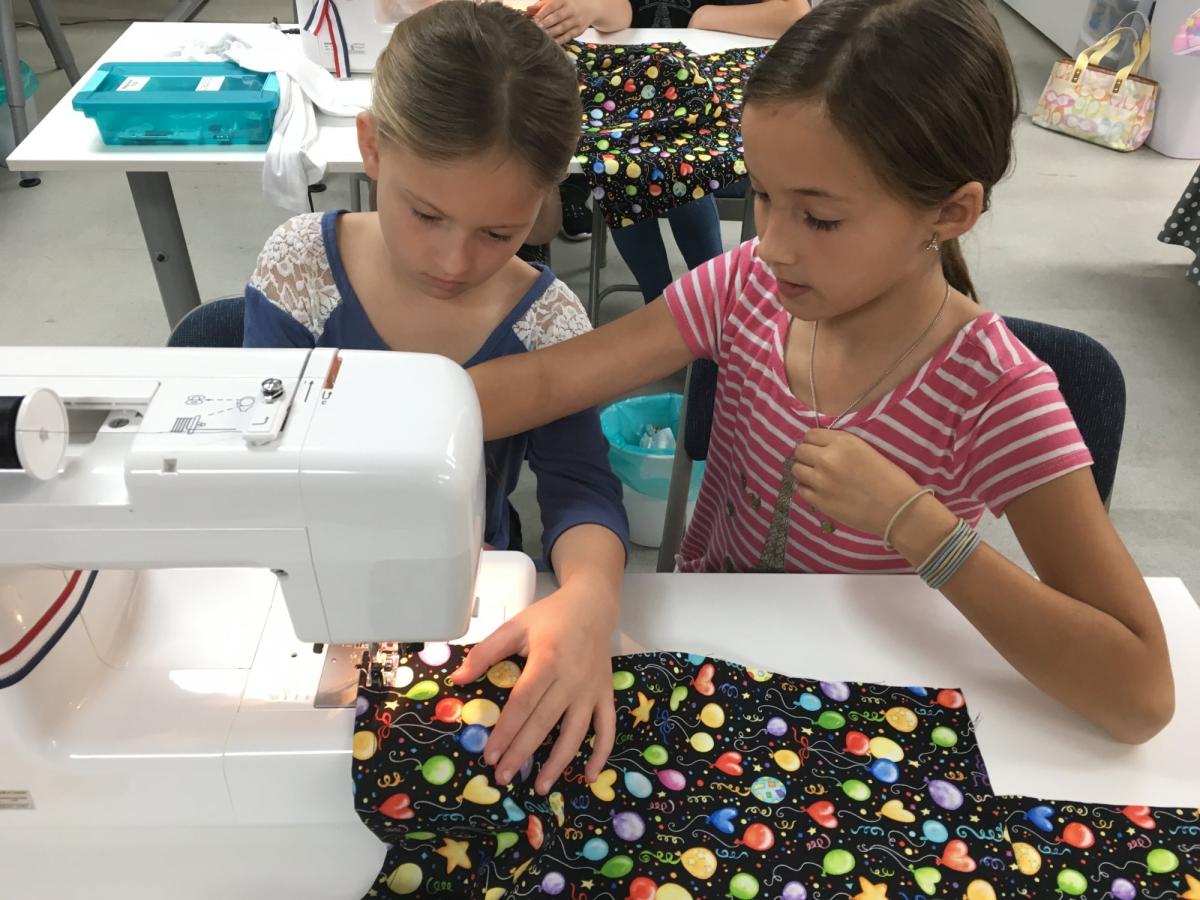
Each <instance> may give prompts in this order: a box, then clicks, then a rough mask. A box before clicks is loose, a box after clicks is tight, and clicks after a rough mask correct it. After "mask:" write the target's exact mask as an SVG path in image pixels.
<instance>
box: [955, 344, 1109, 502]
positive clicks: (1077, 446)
mask: <svg viewBox="0 0 1200 900" xmlns="http://www.w3.org/2000/svg"><path fill="white" fill-rule="evenodd" d="M997 387H998V390H996V392H995V393H994V394H993V396H992V397H991V398H990V399H989V401H988V402H987V406H986V408H985V409H984V410H983V412H982V413H981V414H980V416H979V418H978V419H977V420H976V422H975V427H974V428H973V429H972V433H971V437H970V440H969V443H968V446H967V447H966V452H967V463H966V466H965V467H964V472H965V476H966V477H965V481H966V487H967V489H968V490H969V491H970V493H971V495H972V496H974V497H977V498H979V499H980V500H982V501H983V502H984V503H985V504H986V505H987V507H988V509H989V510H991V511H992V514H993V515H995V516H1001V515H1003V514H1004V509H1005V507H1007V506H1008V504H1009V503H1010V502H1011V501H1012V500H1013V499H1014V498H1016V497H1019V496H1020V495H1021V494H1024V493H1025V492H1027V491H1030V490H1033V489H1034V488H1036V487H1039V486H1040V485H1043V484H1046V483H1047V482H1050V481H1053V480H1054V479H1056V478H1061V477H1062V476H1063V475H1066V474H1067V473H1068V472H1073V471H1075V470H1076V469H1082V468H1085V467H1087V466H1090V465H1091V464H1092V454H1091V453H1090V452H1089V451H1088V448H1087V446H1086V445H1085V444H1084V442H1083V437H1082V436H1081V435H1080V433H1079V428H1078V426H1076V424H1075V419H1074V418H1073V417H1072V416H1071V411H1070V410H1069V409H1068V408H1067V404H1066V402H1065V401H1064V400H1063V397H1062V393H1061V392H1060V391H1059V387H1058V379H1057V378H1056V377H1055V375H1054V372H1052V371H1051V369H1050V367H1049V366H1047V365H1046V364H1045V363H1043V362H1041V361H1040V360H1036V359H1034V360H1032V361H1030V362H1028V363H1026V364H1025V365H1023V366H1021V367H1019V368H1017V369H1014V370H1011V371H1010V372H1007V373H1005V376H1004V377H1003V378H1002V380H1001V382H1000V383H999V384H998V385H997Z"/></svg>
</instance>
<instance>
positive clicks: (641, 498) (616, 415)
mask: <svg viewBox="0 0 1200 900" xmlns="http://www.w3.org/2000/svg"><path fill="white" fill-rule="evenodd" d="M682 408H683V395H682V394H649V395H646V396H641V397H630V398H629V399H628V400H622V401H620V402H619V403H614V404H612V405H611V406H608V407H605V408H604V409H603V410H602V411H601V412H600V429H601V430H602V431H603V432H604V437H605V438H607V439H608V461H609V464H610V465H611V466H612V470H613V473H614V474H615V475H616V476H617V477H618V478H619V479H620V480H621V483H622V484H623V485H624V487H625V490H624V494H625V512H626V514H627V515H628V516H629V537H630V539H631V540H632V541H633V542H634V543H635V544H639V545H641V546H643V547H657V546H658V545H659V543H660V540H661V538H662V530H663V523H664V521H665V519H666V514H667V493H668V491H669V489H670V487H671V466H672V464H673V462H674V459H675V450H674V449H670V448H665V447H664V448H659V447H653V446H652V447H643V446H641V439H642V436H643V435H644V434H645V432H646V429H647V426H649V427H650V428H651V429H665V428H670V429H671V430H672V431H673V433H674V434H678V433H679V419H680V412H681V411H682ZM703 477H704V463H703V462H698V463H696V464H695V465H693V466H692V476H691V481H690V483H689V485H688V504H687V516H688V518H689V519H690V517H691V514H692V510H693V508H694V507H695V505H696V495H697V493H698V492H699V490H700V481H701V479H702V478H703Z"/></svg>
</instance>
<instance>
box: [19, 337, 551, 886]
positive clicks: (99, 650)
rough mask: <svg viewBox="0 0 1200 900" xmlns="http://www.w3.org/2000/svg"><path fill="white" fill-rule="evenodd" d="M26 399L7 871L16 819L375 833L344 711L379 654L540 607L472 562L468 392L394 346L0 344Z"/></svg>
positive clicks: (496, 561) (524, 569)
mask: <svg viewBox="0 0 1200 900" xmlns="http://www.w3.org/2000/svg"><path fill="white" fill-rule="evenodd" d="M39 389H48V390H49V391H52V392H53V394H47V393H40V394H39V393H37V392H38V391H39ZM35 395H36V397H37V398H38V399H37V401H36V402H34V401H30V402H29V405H28V406H27V407H24V406H19V407H16V408H17V409H18V412H17V416H16V421H17V423H18V426H17V427H18V430H17V432H16V434H15V436H14V435H13V434H11V433H10V434H9V435H8V436H7V438H6V436H5V435H3V434H0V442H3V441H6V440H7V443H6V444H0V461H3V460H6V459H7V460H9V461H10V468H9V469H8V470H5V469H3V468H0V686H3V685H5V684H6V683H8V685H9V686H7V687H3V689H0V857H2V856H3V847H4V845H5V843H6V841H7V838H6V837H5V831H6V829H20V830H22V833H23V834H24V833H25V832H27V831H28V830H29V829H43V828H44V829H46V835H47V840H54V839H55V835H56V834H58V832H59V830H60V829H67V828H70V827H77V826H81V825H84V824H86V825H88V826H101V827H107V826H143V827H144V826H164V827H167V826H192V825H204V826H209V825H225V826H230V825H236V826H237V827H239V828H241V827H246V826H260V825H267V826H275V825H279V826H281V827H282V826H289V827H290V826H297V825H305V824H312V823H316V824H321V823H325V824H332V825H337V826H339V828H341V827H344V828H346V829H361V830H362V832H363V835H365V836H366V837H365V840H367V841H369V842H374V838H371V837H370V835H369V833H367V832H366V830H365V828H363V826H361V824H360V823H358V822H357V821H356V817H355V814H354V811H353V807H352V799H351V792H350V758H349V753H350V741H351V737H352V731H353V726H352V723H353V717H354V710H353V706H354V700H355V697H356V693H357V688H358V684H359V679H360V678H369V679H382V680H383V681H385V682H389V683H392V682H394V683H397V684H400V685H403V684H404V678H405V675H404V669H403V667H400V666H398V665H397V662H398V661H397V659H396V656H395V654H394V653H393V652H392V650H393V649H394V648H393V647H391V646H389V645H387V644H383V645H376V644H375V643H374V642H383V641H397V640H405V641H409V640H450V639H455V638H459V637H461V636H463V635H464V633H467V635H466V636H467V639H471V640H476V639H478V638H479V637H482V636H483V635H485V634H486V633H488V632H490V631H491V630H492V629H493V628H494V627H495V626H497V625H498V624H500V623H501V622H502V621H503V620H504V619H506V618H508V617H510V616H511V615H512V614H513V613H514V612H516V611H517V610H519V609H520V608H521V607H522V606H523V605H524V604H526V603H528V602H529V601H530V600H531V599H532V596H533V589H534V570H533V565H532V563H531V562H530V560H529V559H528V558H527V557H525V556H523V555H521V554H517V553H487V552H485V553H482V554H481V553H480V546H481V536H482V528H483V516H484V511H483V457H482V431H481V424H480V415H479V407H478V403H477V401H476V399H475V395H474V391H473V389H472V386H471V383H470V379H469V378H468V377H467V376H466V374H465V373H464V372H463V371H462V369H461V368H460V367H459V366H457V365H455V364H454V363H452V362H450V361H448V360H445V359H441V358H438V357H433V356H424V355H415V354H400V353H370V352H362V351H341V352H339V351H335V350H328V349H318V350H313V351H308V350H153V349H146V350H130V349H115V348H71V349H62V348H55V349H49V348H7V347H6V348H0V399H3V398H22V397H24V398H29V397H31V396H35ZM54 395H57V396H58V397H59V398H61V401H62V402H61V405H60V404H58V403H57V402H56V401H55V400H54ZM9 408H10V409H12V408H14V407H12V403H11V402H10V403H9ZM22 410H23V411H22ZM10 418H11V417H10ZM5 421H6V419H5V417H4V416H3V415H0V426H2V425H3V423H4V422H5ZM64 425H65V426H66V427H65V428H64V427H63V426H64ZM8 430H9V431H10V432H11V431H12V429H11V428H10V429H8ZM13 444H15V449H16V454H15V457H16V459H17V460H18V465H21V466H22V468H20V469H16V468H11V460H12V459H13V458H14V457H13V454H12V452H11V451H12V449H13ZM6 450H7V451H8V452H7V455H6V453H5V451H6ZM60 459H61V462H59V460H60ZM47 460H49V461H50V463H49V464H48V463H47ZM21 461H23V462H21ZM25 469H29V470H30V471H25ZM35 476H43V477H44V480H42V478H41V477H35ZM63 569H67V570H74V569H82V570H83V573H82V575H81V576H80V577H78V578H75V579H71V578H70V575H71V572H70V571H68V572H64V571H62V570H63ZM92 569H99V570H100V571H99V574H98V575H97V576H96V577H94V578H92V577H91V576H90V573H89V571H88V570H92ZM85 591H89V594H88V596H87V597H86V600H83V599H82V598H83V594H84V592H85ZM477 598H478V601H477ZM77 607H79V608H80V609H79V611H78V615H77V617H76V615H75V612H76V609H77ZM314 642H316V643H314ZM47 648H48V649H47ZM364 657H365V658H366V664H365V666H364ZM408 677H411V673H409V676H408ZM9 833H10V834H15V832H9ZM103 833H105V834H106V835H108V837H107V838H106V839H111V840H116V841H117V842H118V843H119V842H120V840H121V839H120V838H119V837H116V838H113V837H112V835H119V834H120V833H121V832H120V829H119V828H117V829H116V830H115V831H111V830H110V831H106V832H103ZM290 833H292V834H296V832H295V831H294V830H293V831H292V832H290ZM295 839H297V840H298V838H295ZM355 840H357V837H355ZM200 864H203V863H202V862H201V863H200ZM4 869H5V866H4V865H3V864H2V862H0V870H4ZM362 874H364V873H361V872H360V873H359V875H360V877H361V875H362ZM365 874H367V875H368V876H369V874H370V873H369V872H367V873H365ZM3 880H4V877H3V876H0V882H2V881H3ZM18 887H19V885H14V884H12V883H11V882H9V883H7V884H4V886H3V887H0V894H2V895H3V896H4V897H14V898H16V897H21V898H24V897H26V896H29V895H27V894H25V893H22V892H21V891H20V890H16V892H15V893H10V889H11V888H18ZM93 887H95V888H97V892H96V893H92V892H91V891H89V895H91V896H103V895H105V892H104V891H100V890H98V888H99V887H100V886H93ZM264 896H266V895H264Z"/></svg>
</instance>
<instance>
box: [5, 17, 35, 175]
mask: <svg viewBox="0 0 1200 900" xmlns="http://www.w3.org/2000/svg"><path fill="white" fill-rule="evenodd" d="M0 59H2V60H3V61H4V82H5V84H6V85H7V86H8V114H9V115H10V116H11V117H12V130H13V139H14V143H15V144H16V145H17V146H20V144H21V141H23V140H25V138H26V137H27V136H28V135H29V120H28V119H27V118H26V116H25V84H24V82H22V81H21V57H20V54H19V52H18V50H17V20H16V17H15V16H14V15H13V0H0ZM14 174H16V175H17V177H18V178H20V179H21V187H36V186H37V185H38V184H39V183H40V179H38V178H37V176H35V175H33V174H31V173H29V172H18V173H14Z"/></svg>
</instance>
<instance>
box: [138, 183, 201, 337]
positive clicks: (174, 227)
mask: <svg viewBox="0 0 1200 900" xmlns="http://www.w3.org/2000/svg"><path fill="white" fill-rule="evenodd" d="M127 177H128V179H129V190H130V192H131V193H132V194H133V205H134V206H135V207H136V208H137V214H138V220H139V221H140V222H141V224H142V234H143V235H144V236H145V238H146V249H147V250H149V251H150V261H151V262H152V263H153V264H154V277H155V278H157V279H158V292H159V294H161V295H162V303H163V309H165V310H166V313H167V322H168V323H169V324H170V325H171V327H172V328H174V327H175V324H176V323H177V322H178V321H179V320H180V319H182V318H183V317H184V316H185V315H187V313H188V312H189V311H191V310H193V309H195V308H196V307H197V306H199V305H200V289H199V288H198V287H197V286H196V275H195V273H194V272H193V271H192V260H191V257H190V256H189V255H188V248H187V240H186V238H184V236H183V224H182V223H181V222H180V221H179V208H178V207H177V206H176V205H175V193H174V192H173V191H172V190H171V176H170V175H168V174H167V173H166V172H129V173H127Z"/></svg>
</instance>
